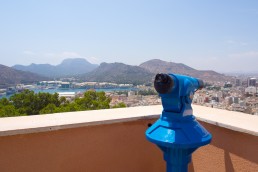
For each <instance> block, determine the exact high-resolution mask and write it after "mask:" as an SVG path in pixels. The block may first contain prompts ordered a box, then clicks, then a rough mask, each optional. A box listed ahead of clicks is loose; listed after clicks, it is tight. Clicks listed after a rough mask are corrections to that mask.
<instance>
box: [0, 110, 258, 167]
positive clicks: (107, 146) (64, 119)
mask: <svg viewBox="0 0 258 172" xmlns="http://www.w3.org/2000/svg"><path fill="white" fill-rule="evenodd" d="M193 110H194V115H195V116H196V118H197V119H198V121H199V122H200V123H201V124H202V125H203V126H204V127H205V128H206V129H207V130H208V131H209V132H210V133H211V134H212V136H213V138H212V142H211V143H210V144H209V145H207V146H204V147H201V148H200V149H198V150H197V151H196V152H194V153H193V157H192V163H191V164H189V171H195V172H202V171H204V172H209V171H210V172H213V171H218V172H223V171H225V172H231V171H242V172H244V171H246V172H247V171H248V172H251V171H256V170H257V169H258V149H257V145H258V137H257V136H258V116H253V115H248V114H244V113H239V112H232V111H226V110H220V109H214V108H208V107H202V106H196V105H193ZM161 111H162V106H161V105H157V106H141V107H132V108H121V109H107V110H94V111H81V112H69V113H58V114H49V115H37V116H24V117H9V118H1V119H0V171H1V172H17V171H19V172H20V171H24V172H35V171H47V172H68V171H76V172H80V171H82V172H85V171H89V172H100V171H110V172H147V171H148V172H157V171H166V164H165V161H164V160H163V155H162V152H161V151H160V150H159V149H158V148H157V147H156V146H155V145H153V144H151V143H150V142H148V141H147V140H146V138H145V131H146V129H147V128H148V124H150V123H153V122H154V121H155V120H156V119H157V118H158V117H159V115H160V113H161Z"/></svg>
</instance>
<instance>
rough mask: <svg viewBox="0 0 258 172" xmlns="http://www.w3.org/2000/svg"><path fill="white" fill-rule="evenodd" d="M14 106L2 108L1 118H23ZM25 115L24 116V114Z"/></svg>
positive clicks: (0, 109) (0, 110)
mask: <svg viewBox="0 0 258 172" xmlns="http://www.w3.org/2000/svg"><path fill="white" fill-rule="evenodd" d="M21 115H22V114H20V113H19V112H18V111H17V110H16V109H15V107H14V106H13V105H6V106H3V107H0V117H10V116H21ZM23 115H24V114H23Z"/></svg>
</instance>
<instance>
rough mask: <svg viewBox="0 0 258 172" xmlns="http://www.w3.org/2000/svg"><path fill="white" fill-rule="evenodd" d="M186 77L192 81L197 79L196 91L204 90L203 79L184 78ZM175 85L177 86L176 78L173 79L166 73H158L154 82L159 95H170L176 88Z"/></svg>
mask: <svg viewBox="0 0 258 172" xmlns="http://www.w3.org/2000/svg"><path fill="white" fill-rule="evenodd" d="M184 77H185V78H186V79H187V78H189V79H190V80H191V79H195V80H196V82H195V83H196V84H197V85H198V86H197V88H196V89H202V88H203V87H204V82H203V81H202V80H201V79H197V78H192V77H187V76H184ZM175 84H176V81H175V78H173V76H172V77H171V76H170V75H168V74H164V73H158V74H157V75H156V77H155V80H154V88H155V89H156V91H157V92H158V93H159V94H166V93H169V92H170V91H171V90H172V89H173V88H174V86H175ZM194 85H195V84H194Z"/></svg>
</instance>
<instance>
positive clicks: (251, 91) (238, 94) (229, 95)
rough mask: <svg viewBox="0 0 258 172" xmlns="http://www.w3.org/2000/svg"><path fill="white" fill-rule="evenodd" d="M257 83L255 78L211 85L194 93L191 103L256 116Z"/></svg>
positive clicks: (257, 111)
mask: <svg viewBox="0 0 258 172" xmlns="http://www.w3.org/2000/svg"><path fill="white" fill-rule="evenodd" d="M257 88H258V83H257V79H256V78H248V79H239V78H236V79H235V82H234V83H230V82H226V83H224V84H223V85H221V84H212V85H210V86H208V87H206V88H203V89H202V90H198V91H197V92H196V93H195V96H194V99H193V103H194V104H198V105H203V106H209V107H213V108H219V109H226V110H231V111H239V112H244V113H248V114H253V115H258V89H257Z"/></svg>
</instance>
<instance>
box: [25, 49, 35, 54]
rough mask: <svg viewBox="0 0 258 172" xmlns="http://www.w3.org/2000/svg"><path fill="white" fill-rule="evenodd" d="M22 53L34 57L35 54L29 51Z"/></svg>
mask: <svg viewBox="0 0 258 172" xmlns="http://www.w3.org/2000/svg"><path fill="white" fill-rule="evenodd" d="M22 53H23V54H25V55H36V53H34V52H32V51H29V50H24V51H23V52H22Z"/></svg>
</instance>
